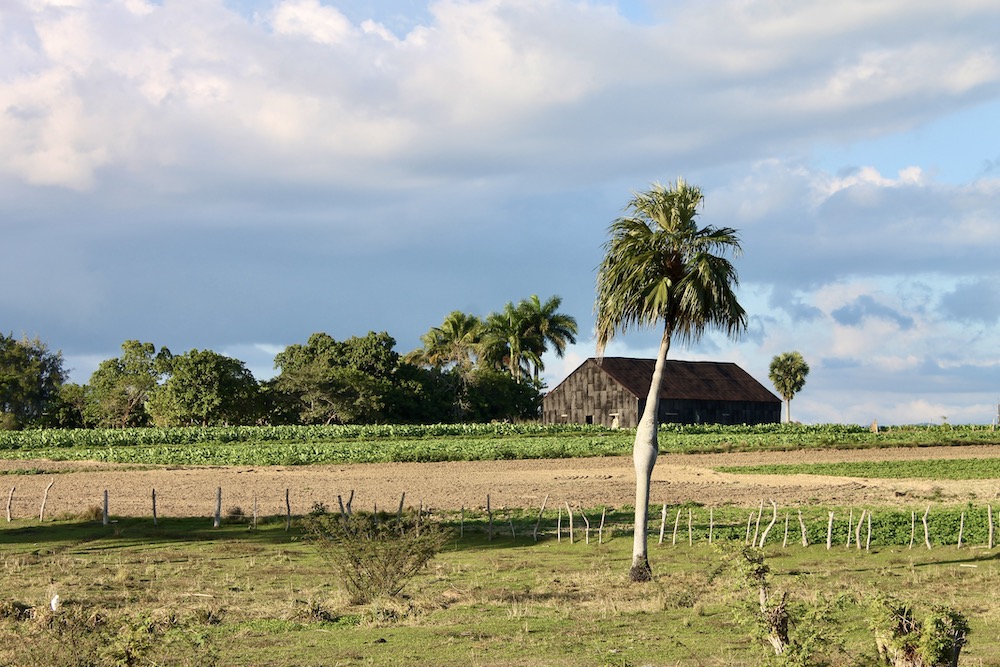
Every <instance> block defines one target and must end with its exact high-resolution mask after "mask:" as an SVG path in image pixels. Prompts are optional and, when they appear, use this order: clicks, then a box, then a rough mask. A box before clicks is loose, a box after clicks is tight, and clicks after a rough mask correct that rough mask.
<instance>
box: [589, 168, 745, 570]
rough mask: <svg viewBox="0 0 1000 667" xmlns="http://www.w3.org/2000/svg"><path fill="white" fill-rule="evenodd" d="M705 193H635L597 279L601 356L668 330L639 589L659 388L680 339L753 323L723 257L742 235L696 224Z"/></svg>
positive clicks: (638, 464) (642, 441) (640, 498)
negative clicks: (630, 334)
mask: <svg viewBox="0 0 1000 667" xmlns="http://www.w3.org/2000/svg"><path fill="white" fill-rule="evenodd" d="M702 199H703V197H702V192H701V189H699V188H697V187H694V186H691V185H688V184H687V183H685V182H684V181H683V180H680V179H679V180H678V181H677V182H676V183H675V184H673V185H671V186H669V187H667V186H663V185H660V184H658V183H654V184H653V186H652V188H651V189H650V190H649V191H648V192H641V193H634V194H633V198H632V200H631V201H630V202H629V203H628V206H626V211H627V212H628V213H629V215H626V216H624V217H620V218H618V219H617V220H615V221H614V222H613V223H612V224H611V226H610V227H609V229H608V231H609V233H610V235H611V238H610V240H609V241H608V242H607V243H605V245H604V248H605V255H604V259H603V261H602V262H601V265H600V267H599V268H598V273H597V304H596V306H595V310H596V328H597V354H598V358H600V357H601V356H603V354H604V349H605V348H606V346H607V344H608V342H609V341H610V340H611V339H612V338H613V337H614V336H615V335H616V334H619V333H624V332H625V331H626V330H627V329H629V328H630V327H633V326H639V327H644V326H655V325H657V324H659V323H660V322H662V323H663V336H662V338H661V339H660V348H659V353H658V355H657V358H656V365H655V367H654V371H653V377H652V381H651V382H650V385H649V394H648V396H647V398H646V405H645V407H644V408H643V412H642V417H641V418H640V419H639V425H638V427H637V428H636V432H635V443H634V445H633V448H632V459H633V462H634V464H635V474H636V480H635V482H636V483H635V535H634V540H633V545H632V567H631V570H630V572H629V576H630V578H631V579H632V580H633V581H649V580H650V579H651V578H652V570H651V569H650V567H649V560H648V557H647V551H646V523H647V520H648V516H649V485H650V479H651V477H652V473H653V466H654V465H655V464H656V456H657V454H658V453H659V446H658V442H657V439H656V431H657V428H658V426H659V424H658V414H657V413H658V411H659V396H660V384H661V381H662V379H663V368H664V365H665V361H666V359H667V353H668V351H669V350H670V344H671V342H672V340H673V339H674V337H678V338H679V339H680V341H681V342H682V343H686V342H691V341H694V340H697V339H698V338H699V337H700V336H701V335H702V334H703V333H704V331H705V330H706V329H707V328H709V327H717V328H719V329H722V330H723V331H725V332H726V333H727V334H728V335H729V336H731V337H734V336H736V335H738V334H740V333H741V332H742V331H744V330H745V329H746V326H747V316H746V312H745V311H744V310H743V307H742V306H740V304H739V302H738V301H737V299H736V293H735V287H736V286H737V285H738V284H739V280H738V277H737V273H736V269H735V268H734V267H733V265H732V263H731V262H730V261H729V260H728V259H726V258H725V257H724V256H723V255H724V254H725V253H726V252H730V251H731V252H732V253H733V254H734V255H739V254H740V253H741V251H742V249H741V247H740V242H739V237H738V236H737V233H736V230H734V229H731V228H729V227H721V228H716V227H711V226H709V227H703V228H699V227H698V226H697V225H696V224H695V217H696V216H697V214H698V206H699V204H701V202H702Z"/></svg>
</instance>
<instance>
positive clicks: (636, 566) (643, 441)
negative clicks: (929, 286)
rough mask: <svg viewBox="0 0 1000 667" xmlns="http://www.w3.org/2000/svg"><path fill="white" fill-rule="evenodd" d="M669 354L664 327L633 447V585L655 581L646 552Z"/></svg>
mask: <svg viewBox="0 0 1000 667" xmlns="http://www.w3.org/2000/svg"><path fill="white" fill-rule="evenodd" d="M669 351H670V329H669V328H667V327H666V326H664V328H663V338H662V339H661V340H660V350H659V354H658V355H657V357H656V366H654V368H653V378H652V380H651V381H650V383H649V394H647V396H646V406H645V407H644V408H643V410H642V417H641V418H640V419H639V425H638V426H637V427H636V429H635V443H634V444H633V445H632V462H633V463H634V464H635V530H634V534H633V541H632V568H631V569H630V570H629V579H631V580H632V581H649V580H650V579H652V578H653V571H652V570H651V569H650V567H649V558H648V556H647V550H646V543H647V539H646V523H647V522H648V521H649V485H650V480H651V478H652V476H653V466H655V465H656V457H657V455H658V454H659V452H660V448H659V443H658V442H657V439H656V431H657V428H658V426H659V420H658V419H657V417H658V415H659V411H660V384H661V382H662V380H663V367H664V366H665V365H666V361H667V352H669Z"/></svg>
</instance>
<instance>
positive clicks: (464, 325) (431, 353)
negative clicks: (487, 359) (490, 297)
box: [407, 310, 483, 371]
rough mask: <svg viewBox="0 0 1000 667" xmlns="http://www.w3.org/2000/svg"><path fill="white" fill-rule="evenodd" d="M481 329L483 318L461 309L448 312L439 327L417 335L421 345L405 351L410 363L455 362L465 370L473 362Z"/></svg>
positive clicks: (435, 365) (470, 366) (441, 365)
mask: <svg viewBox="0 0 1000 667" xmlns="http://www.w3.org/2000/svg"><path fill="white" fill-rule="evenodd" d="M482 332H483V322H482V321H481V320H480V319H479V318H478V317H476V316H475V315H469V314H466V313H463V312H462V311H460V310H455V311H452V312H451V313H448V315H447V317H445V318H444V321H443V322H442V323H441V326H439V327H432V328H431V330H430V331H428V332H427V333H425V334H424V335H423V336H421V337H420V340H421V342H422V343H423V344H424V345H423V347H422V348H420V349H418V350H414V351H413V352H411V353H410V354H408V355H407V360H408V361H410V362H412V363H419V364H425V365H427V366H434V367H437V368H443V367H446V366H457V367H458V368H459V369H460V370H463V371H468V370H470V369H471V368H472V366H473V364H474V363H475V357H476V348H477V346H478V345H479V339H480V337H481V336H482Z"/></svg>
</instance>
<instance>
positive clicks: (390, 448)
mask: <svg viewBox="0 0 1000 667" xmlns="http://www.w3.org/2000/svg"><path fill="white" fill-rule="evenodd" d="M633 436H634V434H633V433H632V432H631V431H626V430H611V429H608V428H605V427H601V426H583V425H577V424H559V425H555V424H537V423H525V424H512V423H490V424H433V425H425V426H417V425H369V426H260V427H257V426H232V427H223V426H219V427H204V428H195V427H189V428H129V429H45V430H34V431H31V430H28V431H0V456H3V457H4V458H26V459H32V458H48V459H54V460H95V461H113V462H118V463H136V464H150V465H155V464H164V465H311V464H319V463H385V462H391V461H453V460H471V461H476V460H498V459H529V458H567V457H580V456H620V455H627V454H629V453H631V447H632V439H633ZM659 443H660V452H661V453H669V454H685V453H711V452H736V451H750V452H752V451H768V450H770V451H774V450H792V449H822V448H827V449H837V448H864V447H921V446H929V445H970V444H998V443H1000V434H998V433H997V432H995V431H993V430H991V429H990V428H989V427H982V426H978V427H977V426H956V427H951V426H944V427H942V426H907V427H894V428H882V429H879V430H878V431H877V432H874V433H873V432H872V431H871V430H870V429H868V428H865V427H861V426H852V425H840V424H822V425H809V426H805V425H798V424H765V425H759V426H718V425H693V426H691V425H678V424H667V425H664V426H662V427H661V428H660V432H659ZM956 465H958V464H956ZM740 471H741V472H753V471H754V470H753V469H745V468H743V469H741V470H740ZM758 471H759V472H766V470H765V469H759V470H758ZM779 472H791V471H790V470H784V469H781V470H779Z"/></svg>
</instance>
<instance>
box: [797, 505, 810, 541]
mask: <svg viewBox="0 0 1000 667" xmlns="http://www.w3.org/2000/svg"><path fill="white" fill-rule="evenodd" d="M799 528H800V529H801V530H802V546H804V547H807V546H809V537H808V535H807V534H806V522H805V521H803V520H802V510H799Z"/></svg>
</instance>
